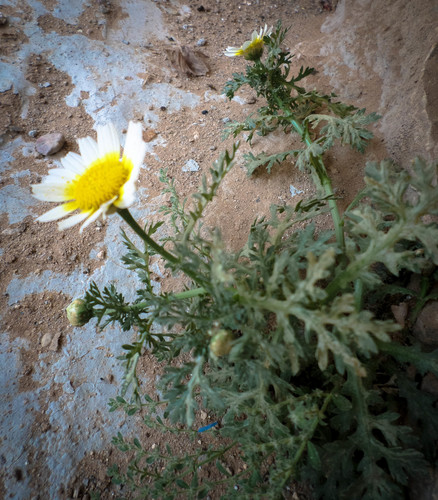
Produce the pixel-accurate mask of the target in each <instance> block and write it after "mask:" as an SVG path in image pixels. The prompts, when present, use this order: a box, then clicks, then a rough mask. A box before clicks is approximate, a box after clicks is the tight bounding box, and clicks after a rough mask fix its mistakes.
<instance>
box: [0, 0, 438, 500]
mask: <svg viewBox="0 0 438 500" xmlns="http://www.w3.org/2000/svg"><path fill="white" fill-rule="evenodd" d="M336 3H337V2H335V1H332V2H319V1H317V0H276V1H275V0H258V1H257V0H251V1H250V0H247V1H237V0H236V1H234V0H193V1H190V0H187V1H181V2H178V1H176V0H175V1H174V0H171V1H165V0H155V1H152V0H112V1H104V0H88V1H83V0H75V1H74V2H73V1H71V0H70V1H69V0H40V1H37V0H25V1H22V0H2V1H1V5H0V13H1V14H2V17H0V22H2V19H3V20H6V22H5V23H4V24H1V25H0V56H1V59H0V105H1V112H0V161H1V163H0V172H1V180H0V259H1V262H0V273H1V274H0V275H1V277H2V279H1V283H0V287H1V295H0V338H1V341H0V342H1V343H0V363H1V371H0V405H1V406H0V407H1V412H0V464H1V467H0V496H2V497H4V498H13V499H30V498H33V499H37V498H41V499H43V498H44V499H58V498H60V499H64V498H89V495H90V493H91V492H92V491H100V492H101V497H102V498H113V497H115V496H116V495H117V494H120V493H121V492H120V491H119V490H118V489H117V488H116V487H114V486H112V485H110V484H109V479H108V477H107V476H106V469H107V466H108V465H109V464H110V463H112V462H114V461H116V462H117V461H118V460H122V458H121V457H120V456H119V455H117V453H116V452H114V451H113V449H112V447H111V437H112V436H113V435H115V434H116V433H117V432H118V431H121V432H122V433H125V434H126V435H132V434H134V433H137V434H139V433H140V428H139V425H138V424H139V422H138V420H136V419H135V418H131V419H126V418H125V416H124V415H123V414H121V413H112V414H110V413H108V410H107V403H108V400H109V398H110V397H114V396H116V395H117V393H118V389H119V384H120V380H121V377H122V373H123V372H122V368H121V366H120V364H119V363H118V362H117V360H116V359H115V358H116V357H117V356H118V355H120V354H121V348H120V346H121V344H123V343H126V342H129V341H130V340H132V333H131V332H127V333H122V332H120V331H119V330H117V329H112V328H108V329H107V330H105V331H104V332H98V331H97V330H96V325H95V323H90V324H89V325H87V326H86V327H84V328H73V327H71V326H69V324H68V322H67V319H66V317H65V313H64V309H65V307H66V306H67V305H68V304H69V302H70V301H71V299H72V298H74V297H77V296H81V295H83V293H84V291H85V290H86V289H87V287H88V285H89V283H90V282H91V281H95V282H97V283H98V284H99V285H104V284H107V283H108V282H109V281H110V280H111V281H114V282H116V284H117V286H118V287H119V288H120V291H122V292H123V293H125V294H126V295H127V297H128V298H132V290H133V288H134V286H133V278H132V276H131V275H130V274H129V273H128V272H127V271H125V270H124V269H123V268H122V266H121V264H120V262H119V258H120V255H121V254H122V253H123V248H122V246H121V244H120V238H119V237H118V235H119V229H120V227H121V226H122V223H121V221H119V220H118V219H117V218H116V217H115V216H114V217H112V218H109V219H108V220H107V221H106V222H104V223H101V222H99V223H96V224H94V225H93V226H91V227H90V228H89V229H87V230H86V231H85V232H84V234H83V235H81V236H79V234H78V231H77V228H73V229H71V230H68V231H66V232H63V233H59V232H58V231H57V228H56V224H55V223H53V224H37V223H36V222H35V218H36V216H38V215H40V214H42V213H43V212H45V211H46V210H47V209H48V208H49V207H48V204H47V205H45V204H43V203H41V202H39V201H38V200H35V199H34V198H32V197H31V195H30V184H32V183H38V182H40V180H41V179H42V177H43V176H44V175H45V174H46V173H47V170H48V168H50V167H53V166H54V165H55V164H56V162H57V161H58V160H59V158H61V157H62V156H64V155H65V154H66V153H67V152H68V151H77V144H76V142H75V140H76V138H77V137H84V136H87V135H94V131H93V127H95V125H96V124H101V123H106V122H107V121H109V120H112V121H113V122H114V123H115V124H116V125H117V127H118V128H119V129H120V130H124V129H126V127H127V123H128V121H129V120H139V121H142V122H143V124H144V130H145V136H144V137H145V140H147V141H148V152H147V155H146V158H145V162H144V166H143V168H142V172H141V176H140V182H139V191H138V202H137V204H136V205H135V207H134V209H133V213H134V214H135V215H136V216H137V217H138V218H139V219H140V220H142V221H146V220H157V217H158V215H157V213H156V212H157V208H158V207H159V206H160V205H162V204H163V203H165V201H166V199H165V198H163V197H162V196H161V189H162V185H161V183H160V182H159V179H158V171H159V169H160V168H163V167H166V168H168V172H169V176H171V177H172V178H174V179H175V183H176V186H177V189H178V190H179V192H180V193H181V195H182V196H189V195H190V194H191V193H192V192H194V191H195V190H196V189H197V186H198V184H199V182H200V179H201V176H202V174H203V173H205V172H208V169H209V167H210V166H211V163H212V162H213V161H214V160H215V159H216V158H217V156H218V154H219V153H220V151H222V150H223V149H224V148H225V147H230V145H231V142H230V140H228V141H226V142H225V143H224V142H222V139H221V135H222V130H223V128H224V125H225V124H226V122H227V121H228V120H230V119H239V118H242V117H244V116H246V115H247V114H248V113H250V112H252V111H255V110H256V109H257V107H258V104H260V103H258V102H257V101H256V100H255V99H254V95H252V94H251V92H250V91H249V90H248V89H244V90H243V91H242V92H239V94H238V95H237V96H236V98H235V99H234V100H233V101H232V102H227V101H226V99H225V98H224V96H223V95H221V90H222V88H223V86H224V84H225V82H226V81H227V80H228V79H229V78H230V77H231V74H232V72H234V71H241V70H243V68H244V65H243V61H242V60H238V59H236V60H234V59H229V58H226V57H225V56H224V55H223V50H224V49H225V48H226V47H227V46H228V45H240V44H241V43H243V41H245V40H246V39H248V37H249V35H250V33H251V32H252V30H254V29H257V28H258V27H259V26H263V25H264V24H265V23H267V24H268V25H273V24H275V23H276V22H277V20H278V19H281V20H282V22H283V25H284V26H291V29H290V31H289V33H288V37H287V40H286V43H287V46H288V47H289V48H290V50H291V51H292V52H293V53H295V55H296V57H295V59H294V61H295V66H296V69H299V67H300V66H301V65H309V66H313V67H314V68H316V70H317V72H316V74H315V75H312V76H311V77H308V78H307V81H306V85H307V86H308V87H309V88H313V87H315V88H318V89H320V90H322V91H324V92H331V91H335V92H336V93H337V94H338V95H339V97H340V98H341V99H342V100H344V101H345V102H348V103H351V104H354V105H356V106H358V107H360V108H362V107H365V108H367V111H369V112H371V111H376V112H378V113H379V114H381V115H382V119H381V121H380V122H379V123H378V124H377V125H376V126H375V127H374V128H373V132H374V134H375V138H374V139H373V140H372V142H371V145H370V147H369V149H368V151H367V153H366V156H365V157H364V156H363V155H360V154H358V153H353V152H351V151H344V150H341V149H339V148H336V149H334V150H333V152H332V153H331V154H330V157H329V158H328V161H327V167H328V170H329V173H330V174H331V175H332V178H333V183H334V186H335V188H336V190H337V193H338V194H339V195H340V196H342V199H343V204H344V206H346V205H347V204H348V203H349V202H350V201H351V199H352V197H353V196H354V194H355V193H356V192H357V190H358V189H360V187H361V186H362V171H363V168H364V165H365V161H366V160H380V159H383V158H385V157H390V158H392V159H394V160H395V161H398V162H400V163H401V164H402V166H403V167H404V168H409V165H410V162H411V160H412V159H413V157H414V156H415V155H419V154H420V155H422V156H423V157H425V158H427V159H432V158H436V157H437V156H438V145H437V143H438V141H437V139H438V112H437V111H438V94H437V93H438V90H437V85H436V75H437V74H438V49H437V45H436V43H437V40H438V32H437V28H436V26H438V23H437V21H438V6H437V4H436V2H435V1H434V0H421V1H420V0H413V1H412V0H411V1H407V0H392V1H391V2H381V1H378V0H350V1H343V0H341V1H340V2H339V3H337V5H336ZM324 6H325V8H324ZM330 7H331V8H330ZM178 45H186V46H189V47H191V48H192V49H194V50H198V51H199V50H201V51H202V52H203V53H204V54H205V55H206V56H207V57H208V59H207V60H208V65H209V67H210V71H209V73H208V74H207V75H205V76H199V77H195V76H190V77H189V76H187V75H184V74H181V72H180V71H179V68H177V67H175V66H174V64H172V57H171V56H170V54H171V53H172V51H173V50H174V49H175V47H177V46H178ZM51 132H61V133H63V134H64V136H65V139H66V142H65V144H64V147H63V149H62V150H61V151H60V152H59V153H57V154H56V155H52V156H49V157H44V156H42V155H40V154H38V153H37V152H36V151H35V141H36V139H37V138H38V137H40V136H42V135H44V134H46V133H51ZM291 143H293V139H291V138H290V137H286V136H284V135H281V134H278V135H276V136H275V137H270V138H263V139H259V140H257V141H255V142H254V149H253V152H254V153H257V152H260V151H267V152H274V151H280V150H281V149H283V148H286V149H291V147H290V146H291ZM247 148H248V147H247V145H246V144H244V145H243V146H242V147H241V150H240V151H239V154H238V162H237V165H236V167H235V168H234V170H233V171H232V172H231V173H230V174H229V177H228V178H227V179H226V180H225V182H224V184H223V186H222V188H221V192H220V196H219V198H218V199H217V201H216V202H215V203H214V204H213V205H212V206H211V207H210V209H209V215H208V223H209V224H210V225H212V226H219V227H220V228H221V229H222V233H223V238H224V241H225V242H226V244H227V245H228V246H229V247H231V248H237V247H239V246H240V245H241V244H242V243H243V242H244V241H245V240H246V237H247V231H248V228H249V225H250V223H251V222H252V221H253V220H254V219H255V217H257V216H260V215H263V214H266V213H268V209H269V205H270V204H271V203H291V204H295V203H297V202H298V201H299V200H300V199H302V198H303V197H307V196H309V195H310V194H311V193H312V190H313V188H312V185H311V183H310V182H309V180H308V179H307V178H306V176H305V175H304V174H302V173H300V172H298V171H297V170H295V169H294V168H293V165H291V164H290V163H289V164H284V165H282V166H280V167H278V168H276V169H275V170H274V172H273V173H272V174H271V175H268V174H267V173H265V172H261V173H259V174H257V175H256V176H254V177H253V178H247V177H246V174H245V171H244V169H243V167H242V160H241V158H242V155H243V153H244V152H245V151H246V150H247ZM154 278H155V280H156V287H157V289H158V290H159V289H160V287H161V288H163V289H168V288H169V287H170V286H174V284H173V283H172V285H170V284H169V283H171V282H170V281H169V280H166V278H167V277H166V275H165V274H164V273H163V269H162V268H161V267H160V265H159V263H158V262H157V265H156V268H155V276H154ZM176 286H177V284H176ZM160 369H161V368H160V366H159V365H158V364H157V363H156V362H155V361H154V359H152V358H151V357H150V356H149V355H148V354H147V353H146V354H145V357H144V360H143V363H142V371H143V381H144V388H145V390H149V391H151V390H153V384H154V381H155V380H156V377H157V376H159V373H160ZM206 418H207V419H208V416H207V417H205V416H204V420H205V419H206ZM143 438H144V439H145V440H146V441H148V442H149V443H159V442H160V439H162V437H160V436H158V435H154V434H153V433H150V434H149V435H147V436H146V435H143ZM202 440H204V438H202ZM202 440H201V439H200V440H199V445H200V446H202V445H203V444H204V443H203V441H202ZM174 444H175V445H176V447H177V448H178V446H179V447H180V449H181V447H183V446H184V444H179V445H178V443H174ZM235 458H236V457H230V460H231V461H232V460H235Z"/></svg>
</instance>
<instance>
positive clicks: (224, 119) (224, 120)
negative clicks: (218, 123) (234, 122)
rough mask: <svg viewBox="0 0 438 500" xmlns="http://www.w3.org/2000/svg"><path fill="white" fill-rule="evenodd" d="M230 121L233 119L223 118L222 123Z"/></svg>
mask: <svg viewBox="0 0 438 500" xmlns="http://www.w3.org/2000/svg"><path fill="white" fill-rule="evenodd" d="M230 121H231V119H230V118H228V117H226V118H222V123H229V122H230Z"/></svg>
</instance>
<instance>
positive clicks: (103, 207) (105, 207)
mask: <svg viewBox="0 0 438 500" xmlns="http://www.w3.org/2000/svg"><path fill="white" fill-rule="evenodd" d="M115 199H116V197H114V198H113V199H112V200H110V201H108V202H107V203H104V204H103V205H101V206H100V207H99V209H98V210H96V211H95V212H94V214H92V215H90V217H88V219H87V220H86V221H85V222H84V223H83V224H82V226H81V229H79V232H80V233H82V231H83V230H84V229H85V228H86V227H87V226H89V225H90V224H91V223H92V222H94V221H95V220H96V219H97V218H98V217H99V215H101V214H103V215H105V212H106V211H107V210H108V207H109V206H110V205H112V203H113V202H114V200H115Z"/></svg>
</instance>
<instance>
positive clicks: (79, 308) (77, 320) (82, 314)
mask: <svg viewBox="0 0 438 500" xmlns="http://www.w3.org/2000/svg"><path fill="white" fill-rule="evenodd" d="M66 311H67V318H68V321H69V322H70V324H71V325H73V326H84V325H86V324H87V323H88V322H89V321H90V319H91V318H92V316H93V314H92V312H91V311H90V309H89V308H88V307H87V304H86V302H85V300H83V299H75V300H74V301H73V302H72V303H71V304H70V305H69V306H68V307H67V309H66Z"/></svg>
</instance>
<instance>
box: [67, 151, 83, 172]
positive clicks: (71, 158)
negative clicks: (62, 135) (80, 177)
mask: <svg viewBox="0 0 438 500" xmlns="http://www.w3.org/2000/svg"><path fill="white" fill-rule="evenodd" d="M61 163H62V166H63V167H64V168H65V169H66V170H71V171H72V172H75V173H76V174H82V173H83V172H84V171H85V168H86V167H85V165H84V162H83V161H82V158H81V156H80V155H78V154H77V153H68V154H67V156H64V158H62V159H61Z"/></svg>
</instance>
